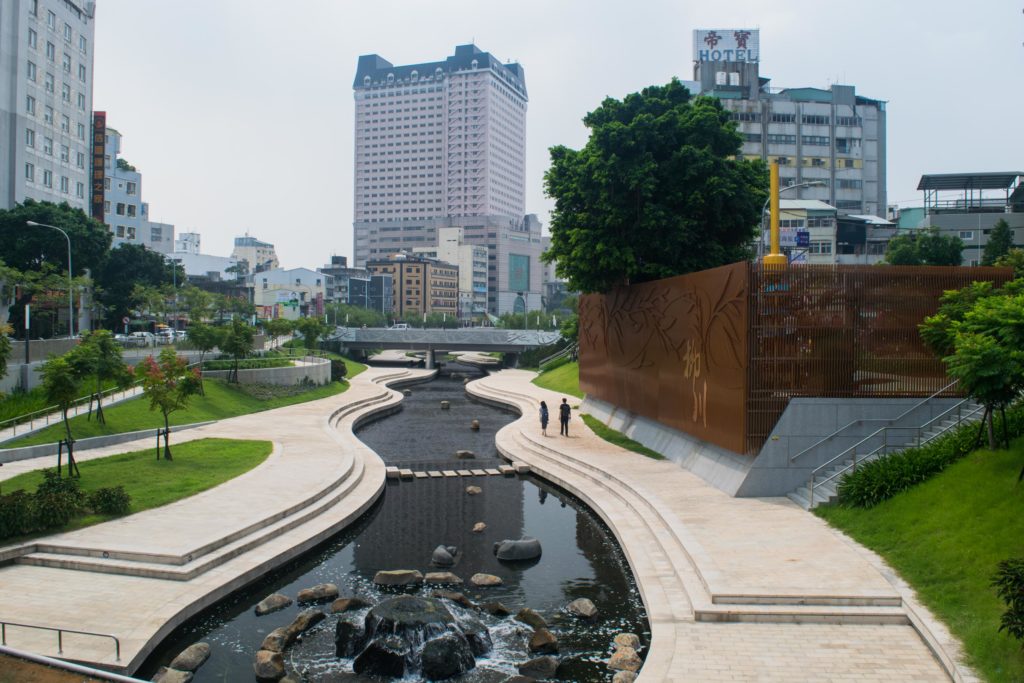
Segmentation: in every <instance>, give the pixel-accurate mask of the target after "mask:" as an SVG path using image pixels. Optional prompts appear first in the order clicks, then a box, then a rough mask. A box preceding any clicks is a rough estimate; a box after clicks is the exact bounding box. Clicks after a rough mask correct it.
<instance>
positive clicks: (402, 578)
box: [373, 569, 423, 586]
mask: <svg viewBox="0 0 1024 683" xmlns="http://www.w3.org/2000/svg"><path fill="white" fill-rule="evenodd" d="M373 582H374V583H375V584H377V585H378V586H408V585H410V584H414V583H423V574H420V573H419V572H418V571H416V570H415V569H389V570H383V571H379V572H377V573H376V574H374V575H373Z"/></svg>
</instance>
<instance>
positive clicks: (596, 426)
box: [580, 413, 665, 460]
mask: <svg viewBox="0 0 1024 683" xmlns="http://www.w3.org/2000/svg"><path fill="white" fill-rule="evenodd" d="M580 417H582V418H583V422H584V424H586V425H587V426H588V427H590V429H591V431H593V432H594V433H595V434H597V435H598V436H599V437H601V438H602V439H604V440H605V441H607V442H608V443H610V444H614V445H616V446H618V447H619V448H625V449H626V450H627V451H633V452H634V453H639V454H640V455H646V456H647V457H648V458H654V459H655V460H664V459H665V456H664V455H662V454H661V453H659V452H658V451H654V450H651V449H650V448H648V447H647V446H645V445H643V444H642V443H640V442H639V441H633V439H631V438H629V437H628V436H626V435H625V434H623V433H622V432H617V431H615V430H614V429H612V428H611V427H607V426H605V424H604V423H603V422H601V421H600V420H598V419H597V418H596V417H594V416H592V415H587V414H586V413H584V414H582V415H580Z"/></svg>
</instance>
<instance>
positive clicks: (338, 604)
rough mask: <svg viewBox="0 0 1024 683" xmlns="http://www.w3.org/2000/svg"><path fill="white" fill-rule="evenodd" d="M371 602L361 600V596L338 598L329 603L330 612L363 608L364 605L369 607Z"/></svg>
mask: <svg viewBox="0 0 1024 683" xmlns="http://www.w3.org/2000/svg"><path fill="white" fill-rule="evenodd" d="M372 605H373V603H372V602H370V601H369V600H363V599H362V598H338V599H337V600H335V601H334V602H332V603H331V614H338V613H339V612H352V611H355V610H359V609H363V608H364V607H370V606H372Z"/></svg>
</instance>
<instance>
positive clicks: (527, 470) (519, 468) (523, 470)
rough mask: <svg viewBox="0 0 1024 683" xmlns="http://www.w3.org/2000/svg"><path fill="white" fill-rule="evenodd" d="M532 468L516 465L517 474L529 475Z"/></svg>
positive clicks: (520, 464) (521, 464)
mask: <svg viewBox="0 0 1024 683" xmlns="http://www.w3.org/2000/svg"><path fill="white" fill-rule="evenodd" d="M529 473H530V466H529V465H524V464H523V463H516V474H529Z"/></svg>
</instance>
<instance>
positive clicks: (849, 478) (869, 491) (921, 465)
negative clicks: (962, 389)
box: [838, 404, 1024, 508]
mask: <svg viewBox="0 0 1024 683" xmlns="http://www.w3.org/2000/svg"><path fill="white" fill-rule="evenodd" d="M994 427H995V429H996V432H997V433H998V434H1002V429H1003V419H1002V415H1001V414H1000V413H996V419H995V424H994ZM979 428H980V426H979V423H972V424H967V425H963V426H961V427H959V428H958V429H954V430H950V431H949V432H947V433H945V434H943V435H942V436H940V437H939V438H937V439H934V440H933V441H929V442H928V443H926V444H924V445H923V446H919V447H914V448H907V449H904V450H902V451H898V452H896V453H891V454H889V455H885V456H882V457H880V458H877V459H875V460H872V461H871V462H868V463H866V464H864V465H859V466H858V467H857V469H856V471H854V472H850V473H849V474H847V475H846V476H845V477H843V479H842V480H841V481H840V482H839V486H838V493H839V504H840V505H846V506H849V507H862V508H868V507H872V506H874V505H878V504H879V503H881V502H882V501H883V500H888V499H889V498H892V497H893V496H895V495H896V494H897V493H902V492H903V491H906V490H907V489H909V488H910V487H911V486H914V485H916V484H920V483H921V482H923V481H925V480H926V479H929V478H931V477H933V476H935V475H936V474H938V473H939V472H941V471H943V470H944V469H946V468H947V467H949V466H950V465H951V464H953V463H954V462H956V461H957V460H959V459H960V458H962V457H963V456H965V455H967V454H968V453H970V452H971V450H973V449H974V445H975V442H976V440H977V436H978V429H979ZM1006 428H1007V431H1008V433H1009V435H1010V438H1011V439H1012V438H1015V437H1018V436H1021V435H1022V434H1024V405H1020V404H1018V405H1015V406H1011V407H1010V408H1007V409H1006Z"/></svg>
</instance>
